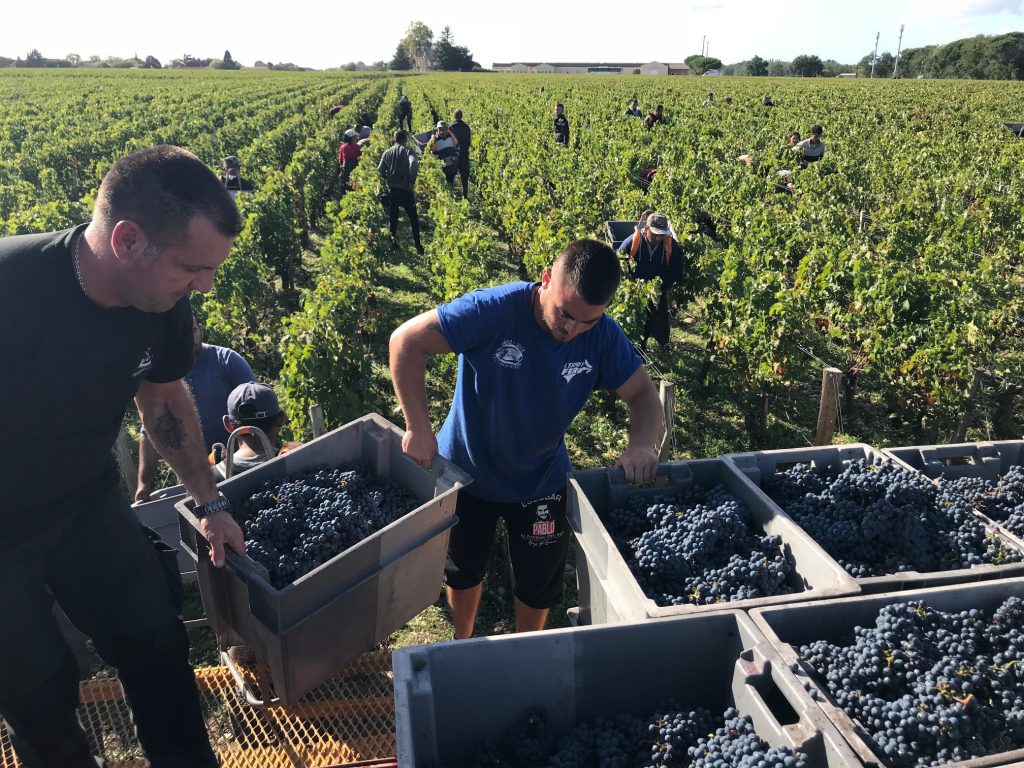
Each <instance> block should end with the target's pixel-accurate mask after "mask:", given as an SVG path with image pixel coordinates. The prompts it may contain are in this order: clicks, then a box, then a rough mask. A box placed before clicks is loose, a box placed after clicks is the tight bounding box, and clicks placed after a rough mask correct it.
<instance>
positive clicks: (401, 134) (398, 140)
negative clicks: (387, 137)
mask: <svg viewBox="0 0 1024 768" xmlns="http://www.w3.org/2000/svg"><path fill="white" fill-rule="evenodd" d="M392 138H393V139H394V143H395V144H405V131H395V133H394V134H393V136H392Z"/></svg>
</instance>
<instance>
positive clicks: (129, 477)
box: [114, 427, 139, 498]
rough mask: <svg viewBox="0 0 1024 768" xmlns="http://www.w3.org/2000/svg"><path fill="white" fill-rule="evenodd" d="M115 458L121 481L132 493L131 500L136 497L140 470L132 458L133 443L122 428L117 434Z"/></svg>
mask: <svg viewBox="0 0 1024 768" xmlns="http://www.w3.org/2000/svg"><path fill="white" fill-rule="evenodd" d="M114 458H115V459H117V468H118V470H119V471H120V472H121V480H122V481H123V482H124V485H125V487H126V488H128V490H129V491H130V492H131V498H134V496H135V485H136V484H137V483H138V479H139V468H138V467H137V466H135V459H133V458H132V448H131V442H130V441H129V440H128V433H127V432H125V431H124V427H121V431H120V432H118V433H117V441H116V442H115V443H114Z"/></svg>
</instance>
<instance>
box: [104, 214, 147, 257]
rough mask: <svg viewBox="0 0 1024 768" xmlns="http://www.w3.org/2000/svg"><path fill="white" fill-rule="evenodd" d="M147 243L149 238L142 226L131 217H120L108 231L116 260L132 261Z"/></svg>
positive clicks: (144, 248)
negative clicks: (109, 231)
mask: <svg viewBox="0 0 1024 768" xmlns="http://www.w3.org/2000/svg"><path fill="white" fill-rule="evenodd" d="M148 245H149V238H148V237H146V233H145V232H143V231H142V227H140V226H139V225H138V223H137V222H134V221H132V220H131V219H122V220H121V221H119V222H117V224H115V225H114V229H113V230H112V231H111V233H110V247H111V248H112V249H113V251H114V256H115V257H116V258H117V259H118V261H132V260H134V259H136V258H138V257H139V255H141V254H142V252H143V251H144V250H146V247H147V246H148Z"/></svg>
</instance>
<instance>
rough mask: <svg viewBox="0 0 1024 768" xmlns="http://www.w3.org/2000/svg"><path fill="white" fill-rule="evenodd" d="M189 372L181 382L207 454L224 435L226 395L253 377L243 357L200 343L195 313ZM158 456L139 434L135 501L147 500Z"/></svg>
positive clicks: (200, 334) (221, 441) (146, 438)
mask: <svg viewBox="0 0 1024 768" xmlns="http://www.w3.org/2000/svg"><path fill="white" fill-rule="evenodd" d="M192 350H193V360H194V362H193V364H192V370H191V371H189V372H188V375H187V376H186V377H185V381H186V383H187V384H188V388H189V391H191V392H192V399H193V400H195V403H196V410H197V411H198V412H199V424H200V426H201V427H202V429H203V441H204V442H205V443H206V452H207V453H209V452H210V449H211V448H212V447H213V444H214V443H224V442H226V441H227V439H228V432H227V430H226V429H225V428H224V421H223V418H224V414H225V413H226V409H227V403H228V395H230V394H231V391H232V390H233V389H234V388H235V387H237V386H238V385H239V384H246V383H248V382H250V381H256V374H254V373H253V372H252V368H250V367H249V364H248V363H247V362H246V361H245V358H244V357H242V356H241V355H240V354H238V353H237V352H235V351H234V350H233V349H228V348H227V347H218V346H216V345H214V344H204V343H203V327H202V326H201V325H199V321H198V320H196V316H195V314H193V315H192ZM159 461H160V455H159V454H158V453H157V451H156V448H154V447H153V444H152V443H151V442H150V441H149V438H148V437H146V433H145V432H144V431H143V432H140V434H139V477H138V484H137V485H136V487H135V501H136V503H138V502H144V501H149V497H150V495H151V494H152V493H153V481H154V480H155V479H156V470H157V465H158V463H159Z"/></svg>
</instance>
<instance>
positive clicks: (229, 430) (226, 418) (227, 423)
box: [222, 413, 235, 435]
mask: <svg viewBox="0 0 1024 768" xmlns="http://www.w3.org/2000/svg"><path fill="white" fill-rule="evenodd" d="M222 421H223V423H224V429H226V430H227V433H228V434H229V435H230V434H231V433H232V432H234V431H235V425H234V424H232V423H231V418H230V417H229V416H228V415H227V414H226V413H225V414H224V417H223V419H222Z"/></svg>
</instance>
